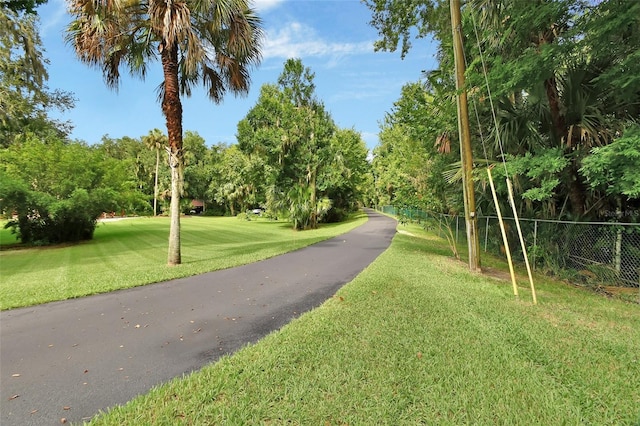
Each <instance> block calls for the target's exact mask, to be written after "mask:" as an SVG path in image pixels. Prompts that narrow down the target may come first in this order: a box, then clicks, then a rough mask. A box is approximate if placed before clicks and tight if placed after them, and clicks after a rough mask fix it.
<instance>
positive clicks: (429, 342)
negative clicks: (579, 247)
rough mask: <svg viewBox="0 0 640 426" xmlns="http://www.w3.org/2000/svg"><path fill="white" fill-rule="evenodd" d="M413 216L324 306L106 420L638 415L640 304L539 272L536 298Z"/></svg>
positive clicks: (487, 419)
mask: <svg viewBox="0 0 640 426" xmlns="http://www.w3.org/2000/svg"><path fill="white" fill-rule="evenodd" d="M401 228H402V229H404V230H407V231H409V232H410V233H411V234H398V235H396V237H395V239H394V241H393V243H392V245H391V247H390V249H389V250H387V251H386V252H385V253H383V254H382V255H381V256H380V257H379V258H378V259H377V260H376V261H375V262H374V263H373V264H372V265H370V266H369V267H368V268H367V269H366V270H365V271H364V272H363V273H361V274H360V275H359V276H358V277H357V278H356V279H355V280H354V281H353V282H351V283H349V284H347V285H346V286H344V287H343V288H342V289H341V290H340V291H339V292H338V293H337V294H336V295H335V296H334V297H333V298H332V299H330V300H329V301H327V302H326V303H325V304H323V305H322V306H321V307H319V308H318V309H316V310H314V311H311V312H309V313H307V314H305V315H303V316H302V317H300V318H299V319H297V320H294V321H293V322H292V323H290V324H289V325H287V326H285V327H284V328H283V329H281V330H280V331H277V332H275V333H272V334H270V335H269V336H268V337H267V338H265V339H263V340H262V341H261V342H259V343H257V344H255V345H251V346H247V347H245V348H244V349H243V350H241V351H239V352H238V353H236V354H235V355H233V356H228V357H224V358H223V359H222V360H220V361H219V362H217V363H215V364H212V365H210V366H207V367H205V368H204V369H202V370H201V371H199V372H196V373H193V374H191V375H189V376H186V377H185V378H182V379H176V380H173V381H171V382H169V383H168V384H165V385H163V386H159V387H157V388H155V389H154V390H152V391H151V392H150V393H149V394H147V395H144V396H141V397H139V398H137V399H135V400H133V401H132V402H130V403H129V404H127V405H126V406H123V407H117V408H114V409H113V410H111V411H110V412H109V413H108V414H106V415H102V416H100V417H98V418H96V419H94V421H93V422H92V424H94V425H122V424H189V425H212V424H274V425H275V424H278V425H280V424H300V425H306V424H313V425H315V424H331V425H334V424H350V425H369V424H380V425H383V424H389V425H415V424H496V423H497V424H597V425H607V424H609V425H635V424H638V422H639V421H640V351H639V350H638V348H640V314H639V311H638V305H635V304H631V303H625V302H623V301H620V300H616V299H607V298H604V297H602V296H599V295H596V294H593V293H590V292H586V291H583V290H580V289H576V288H573V287H571V286H567V285H563V284H560V283H557V282H552V281H550V280H547V281H545V280H544V279H542V278H540V277H538V282H537V286H536V289H537V293H538V300H539V304H538V305H537V306H533V305H531V303H530V302H529V300H530V297H529V298H528V296H530V294H529V293H528V290H527V288H528V283H527V281H526V280H524V281H523V282H521V283H520V285H521V287H520V293H521V300H520V301H518V300H515V299H514V297H513V296H512V294H511V292H512V289H511V284H510V282H509V281H501V280H497V279H492V278H488V277H485V276H480V275H475V274H471V273H469V272H468V271H467V268H466V265H465V264H464V263H461V262H457V261H454V260H452V259H451V258H450V257H449V256H448V250H447V247H446V243H445V242H444V241H443V240H441V239H438V238H436V237H433V236H432V235H431V234H428V233H425V232H424V231H422V230H421V229H420V228H418V227H417V226H411V225H409V226H406V227H401Z"/></svg>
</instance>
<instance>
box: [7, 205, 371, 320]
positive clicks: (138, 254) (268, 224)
mask: <svg viewBox="0 0 640 426" xmlns="http://www.w3.org/2000/svg"><path fill="white" fill-rule="evenodd" d="M365 221H366V216H365V215H364V214H359V215H357V216H354V218H353V219H351V220H350V221H348V222H345V223H341V224H330V225H322V226H321V227H320V229H317V230H312V231H304V232H296V231H293V230H292V229H291V225H290V224H289V223H286V222H276V221H269V220H266V219H257V220H255V219H254V220H251V221H246V220H240V219H237V218H235V217H233V218H231V217H225V218H221V217H185V218H183V219H182V233H181V239H182V261H183V264H182V265H180V266H177V267H168V266H167V265H166V263H167V250H168V236H169V219H168V218H132V219H126V220H119V221H113V222H104V223H101V224H99V225H98V228H97V229H96V232H95V236H94V239H93V240H91V241H88V242H84V243H81V244H77V245H70V246H63V247H48V248H47V247H43V248H28V249H9V250H2V251H0V307H1V308H2V309H10V308H15V307H19V306H29V305H35V304H40V303H44V302H49V301H54V300H64V299H69V298H74V297H80V296H85V295H89V294H94V293H102V292H108V291H112V290H116V289H121V288H128V287H134V286H139V285H144V284H149V283H154V282H160V281H164V280H169V279H173V278H179V277H185V276H190V275H195V274H199V273H203V272H208V271H212V270H217V269H223V268H229V267H232V266H237V265H241V264H246V263H250V262H254V261H257V260H261V259H266V258H269V257H272V256H276V255H278V254H282V253H285V252H288V251H292V250H295V249H298V248H301V247H304V246H307V245H310V244H313V243H315V242H318V241H321V240H324V239H327V238H330V237H333V236H335V235H338V234H342V233H344V232H347V231H349V230H351V229H353V228H355V227H356V226H358V225H360V224H362V223H364V222H365ZM14 242H15V237H14V236H13V235H11V234H10V233H9V231H7V230H2V231H1V232H0V243H1V244H2V245H3V246H6V245H7V244H9V243H14Z"/></svg>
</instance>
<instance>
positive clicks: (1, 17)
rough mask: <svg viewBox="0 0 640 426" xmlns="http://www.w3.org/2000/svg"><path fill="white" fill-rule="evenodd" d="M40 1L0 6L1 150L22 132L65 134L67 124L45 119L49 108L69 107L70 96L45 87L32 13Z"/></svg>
mask: <svg viewBox="0 0 640 426" xmlns="http://www.w3.org/2000/svg"><path fill="white" fill-rule="evenodd" d="M38 3H41V2H40V1H11V2H9V3H3V4H2V6H0V94H1V96H0V147H4V146H8V145H10V144H12V143H13V142H14V139H15V138H16V137H19V136H20V135H21V134H24V133H28V132H31V133H37V134H40V135H45V134H47V133H54V134H57V135H64V134H65V133H67V132H68V131H69V130H70V126H69V124H68V123H61V122H58V121H54V120H51V119H49V118H48V116H47V113H48V112H49V111H50V110H52V109H59V110H61V111H64V110H66V109H69V108H72V107H73V104H74V99H73V96H72V95H71V94H70V93H67V92H63V91H60V90H54V91H51V90H49V88H48V87H47V84H46V82H47V79H48V74H47V71H46V65H47V63H48V62H47V60H46V59H45V57H44V55H43V49H42V45H41V40H40V36H39V35H38V31H37V17H36V16H35V14H33V13H20V12H19V10H26V11H27V12H33V7H34V6H36V5H37V4H38Z"/></svg>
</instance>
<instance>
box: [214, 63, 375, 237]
mask: <svg viewBox="0 0 640 426" xmlns="http://www.w3.org/2000/svg"><path fill="white" fill-rule="evenodd" d="M313 79H314V74H313V72H312V71H311V70H310V69H309V68H307V67H304V65H303V64H302V61H300V60H299V59H290V60H288V61H286V62H285V65H284V70H283V72H282V74H281V75H280V76H279V78H278V84H277V85H276V84H265V85H264V86H262V88H261V91H260V96H259V98H258V101H257V103H256V105H255V106H254V107H253V108H252V109H251V110H250V111H249V113H248V114H247V116H246V117H245V119H243V120H242V121H241V122H240V123H239V124H238V148H239V150H240V153H238V155H240V156H241V158H238V159H237V161H236V162H237V164H239V165H238V166H237V167H235V171H233V172H232V173H227V174H226V175H227V176H228V178H227V181H226V182H225V183H224V185H223V186H222V188H223V192H224V193H226V194H228V195H227V196H226V197H237V198H240V199H243V200H249V204H251V203H253V204H259V205H263V206H264V207H266V208H267V210H270V211H272V212H273V213H274V214H276V215H280V216H283V217H284V216H286V217H289V218H290V219H291V221H292V222H293V225H294V228H295V229H313V228H315V227H317V226H318V223H319V222H321V221H323V220H328V221H336V220H339V219H340V218H344V217H345V212H349V211H353V209H354V208H355V207H356V206H357V205H358V202H360V201H361V200H362V199H363V198H364V194H365V193H367V192H368V189H367V185H368V184H369V183H370V180H368V179H367V178H366V175H367V174H368V172H369V166H368V163H367V159H366V157H367V150H366V146H365V144H364V142H363V141H362V138H361V136H360V134H358V133H357V132H355V131H354V130H343V129H338V128H337V127H336V125H335V123H334V122H333V119H332V118H331V115H330V114H329V112H328V111H326V109H325V107H324V105H323V103H322V102H321V101H320V100H318V99H316V97H315V96H316V95H315V84H314V82H313ZM236 176H237V178H236ZM238 192H240V194H238ZM305 197H307V199H305ZM325 198H326V199H329V200H330V202H329V203H326V202H322V200H323V199H325ZM218 199H219V200H222V199H223V197H220V198H218ZM333 209H335V211H333Z"/></svg>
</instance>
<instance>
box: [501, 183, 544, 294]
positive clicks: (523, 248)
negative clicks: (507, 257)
mask: <svg viewBox="0 0 640 426" xmlns="http://www.w3.org/2000/svg"><path fill="white" fill-rule="evenodd" d="M507 188H508V189H509V203H510V204H511V209H512V210H513V218H514V219H515V220H516V228H517V229H518V237H520V246H521V247H522V253H523V255H524V263H525V265H526V266H527V275H529V284H530V285H531V294H532V296H533V304H534V305H537V304H538V299H537V298H536V287H535V286H534V285H533V277H532V276H531V267H530V266H529V256H528V254H527V245H526V244H525V243H524V238H523V237H522V229H520V219H518V212H517V210H516V203H515V200H514V199H513V185H511V180H510V179H509V178H507Z"/></svg>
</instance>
